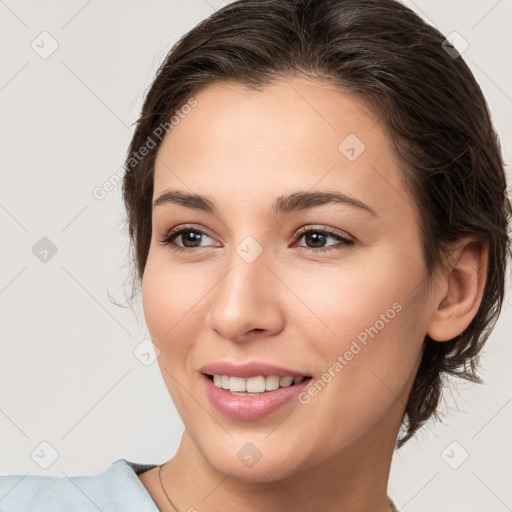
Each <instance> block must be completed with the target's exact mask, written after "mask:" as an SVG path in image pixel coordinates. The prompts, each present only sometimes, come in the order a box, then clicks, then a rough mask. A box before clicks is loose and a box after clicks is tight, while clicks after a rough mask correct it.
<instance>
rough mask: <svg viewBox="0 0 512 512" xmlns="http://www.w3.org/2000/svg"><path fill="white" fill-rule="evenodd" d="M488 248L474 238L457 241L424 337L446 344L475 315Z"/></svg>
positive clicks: (439, 286)
mask: <svg viewBox="0 0 512 512" xmlns="http://www.w3.org/2000/svg"><path fill="white" fill-rule="evenodd" d="M487 259H488V245H487V244H486V243H483V242H482V241H480V240H478V239H475V238H474V237H467V238H463V239H460V240H458V241H457V242H456V245H455V247H454V249H453V250H452V251H451V253H450V257H449V262H450V265H449V267H448V273H447V274H445V275H444V276H443V278H442V279H441V280H440V281H439V284H438V285H437V288H436V294H435V297H436V303H435V308H434V311H433V314H432V317H431V319H430V322H429V324H428V329H427V334H428V335H429V336H430V337H431V338H432V339H433V340H436V341H447V340H451V339H452V338H455V336H458V335H459V334H461V333H462V331H464V329H465V328H466V327H467V326H468V325H469V324H470V322H471V320H473V318H474V316H475V315H476V313H477V311H478V308H479V307H480V303H481V301H482V295H483V292H484V287H485V282H486V276H487Z"/></svg>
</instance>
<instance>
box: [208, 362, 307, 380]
mask: <svg viewBox="0 0 512 512" xmlns="http://www.w3.org/2000/svg"><path fill="white" fill-rule="evenodd" d="M200 371H201V372H203V373H206V374H208V375H214V374H216V375H229V376H230V377H244V378H250V377H257V376H258V375H264V376H266V377H268V376H269V375H276V376H278V377H300V376H304V377H309V376H310V375H308V374H307V373H304V372H301V371H296V370H291V369H288V368H283V367H282V366H276V365H273V364H268V363H263V362H260V361H248V362H245V363H235V362H231V361H218V362H216V363H210V364H206V365H204V366H202V367H201V368H200Z"/></svg>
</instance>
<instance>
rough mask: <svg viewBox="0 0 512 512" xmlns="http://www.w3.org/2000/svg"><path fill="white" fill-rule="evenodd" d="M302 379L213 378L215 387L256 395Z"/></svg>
mask: <svg viewBox="0 0 512 512" xmlns="http://www.w3.org/2000/svg"><path fill="white" fill-rule="evenodd" d="M303 379H304V377H303V376H301V377H278V376H277V375H269V376H266V377H265V376H263V375H258V376H257V377H250V378H248V379H245V378H243V377H230V376H229V375H217V374H215V375H214V376H213V383H214V384H215V386H217V387H219V388H222V389H225V390H227V391H230V392H232V393H234V394H237V395H239V394H241V395H245V394H258V393H263V392H264V391H274V390H275V389H278V388H280V387H281V388H287V387H289V386H291V385H292V383H293V384H298V383H299V382H302V380H303Z"/></svg>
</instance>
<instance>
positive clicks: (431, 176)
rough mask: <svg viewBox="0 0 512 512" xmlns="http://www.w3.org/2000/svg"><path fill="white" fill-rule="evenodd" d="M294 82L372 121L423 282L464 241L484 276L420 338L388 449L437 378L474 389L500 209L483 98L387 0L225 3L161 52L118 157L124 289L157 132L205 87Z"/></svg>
mask: <svg viewBox="0 0 512 512" xmlns="http://www.w3.org/2000/svg"><path fill="white" fill-rule="evenodd" d="M447 50H448V51H447ZM299 74H300V75H303V76H306V77H312V78H317V79H322V80H328V81H330V82H332V83H334V84H336V85H338V86H339V87H340V88H342V89H343V90H345V91H348V92H352V93H353V94H357V95H358V96H359V97H362V98H364V99H365V100H366V101H367V102H368V104H369V105H371V106H372V107H373V109H374V112H376V113H377V114H378V115H379V116H380V117H381V119H382V124H383V125H384V128H385V130H386V132H387V133H388V136H389V139H390V141H391V143H392V144H393V145H394V148H395V151H396V154H397V156H398V160H399V161H400V163H401V171H402V176H403V178H404V180H405V183H406V184H407V185H408V187H409V190H410V191H411V193H412V195H413V197H414V199H415V202H416V207H417V208H418V215H419V218H420V219H421V222H420V233H421V240H422V248H423V253H424V258H425V263H426V268H427V271H428V276H432V273H433V272H434V271H435V270H438V269H439V268H440V267H442V265H443V261H444V259H443V255H445V253H446V250H447V249H448V248H449V246H450V243H451V242H454V241H456V240H458V239H459V238H461V237H463V236H465V235H475V236H477V237H478V238H479V239H481V240H482V241H483V242H484V243H486V244H488V250H489V257H488V267H487V281H486V285H485V289H484V293H483V298H482V302H481V304H480V307H479V309H478V312H477V313H476V315H475V317H474V318H473V320H472V322H471V323H470V324H469V326H468V327H467V328H466V329H465V330H464V332H462V333H461V334H460V335H459V336H457V337H455V338H453V339H452V340H450V341H446V342H442V343H440V342H435V341H433V340H432V339H431V338H429V336H428V335H426V337H425V350H424V353H423V358H422V361H421V364H420V367H419V370H418V373H417V376H416V379H415V382H414V384H413V387H412V391H411V394H410V396H409V400H408V403H407V406H406V409H405V413H404V418H403V422H402V427H405V434H404V435H403V436H402V437H401V438H399V439H398V441H397V447H401V446H402V445H403V444H404V443H405V442H406V441H407V440H408V439H410V438H411V436H413V434H414V433H415V432H416V431H417V430H418V429H419V428H420V427H421V426H422V425H423V424H424V423H425V422H426V421H427V420H428V419H429V418H430V417H431V416H434V417H436V418H439V416H438V413H437V408H438V404H439V401H440V398H441V390H442V388H443V384H444V383H443V378H444V376H445V375H454V376H458V377H461V378H464V379H467V380H469V381H473V382H482V379H481V378H480V377H479V376H478V375H477V373H476V369H477V366H478V364H479V356H478V354H479V352H480V350H481V348H482V346H483V344H484V343H485V341H486V340H487V338H488V337H489V334H490V332H491V330H492V328H493V327H494V324H495V322H496V320H497V318H498V315H499V313H500V311H501V306H502V302H503V299H504V285H505V274H506V266H507V249H508V251H509V253H510V239H509V235H508V222H509V217H510V214H511V207H510V202H509V201H508V199H507V196H506V178H505V173H504V166H503V161H502V156H501V151H500V146H499V141H498V139H497V136H496V133H495V131H494V129H493V126H492V122H491V119H490V114H489V110H488V107H487V104H486V101H485V99H484V97H483V94H482V92H481V90H480V88H479V86H478V84H477V82H476V81H475V79H474V77H473V75H472V73H471V71H470V69H469V68H468V66H467V65H466V63H465V62H464V60H463V59H462V57H461V56H460V55H458V54H457V52H456V50H455V49H454V48H453V47H451V48H450V47H449V46H447V43H446V42H445V37H444V36H443V35H442V34H441V33H440V32H439V31H438V30H436V29H435V28H433V27H431V26H430V25H428V24H426V23H425V22H424V21H423V20H422V19H421V18H420V17H419V16H417V15H416V14H415V13H414V12H413V11H411V10H410V9H408V8H406V7H405V6H403V5H402V4H400V3H398V2H397V1H395V0H239V1H235V2H233V3H231V4H228V5H227V6H225V7H224V8H222V9H220V10H218V11H217V12H215V13H214V14H212V15H211V16H210V17H209V18H207V19H205V20H203V21H202V22H201V23H199V25H197V26H196V27H195V28H194V29H192V30H191V31H190V32H188V33H187V34H185V35H184V36H183V37H182V38H181V39H180V40H179V41H178V42H177V43H176V44H175V45H174V46H173V47H172V49H171V51H170V52H169V54H168V55H167V57H166V58H165V60H164V62H163V63H162V65H161V66H160V68H159V70H158V72H157V75H156V78H155V79H154V81H153V83H152V85H151V87H150V88H149V90H148V92H147V94H146V96H145V99H144V105H143V108H142V112H141V115H140V117H139V119H138V121H137V126H136V130H135V133H134V135H133V138H132V141H131V144H130V147H129V151H128V155H127V158H126V162H125V176H124V183H123V194H124V201H125V206H126V210H127V214H128V227H129V235H130V240H131V243H132V250H133V258H134V260H135V261H136V265H137V277H138V282H139V284H140V280H141V279H142V276H143V273H144V268H145V265H146V260H147V255H148V251H149V245H150V240H151V229H152V226H151V201H152V195H153V174H154V163H155V157H156V153H157V151H158V148H159V146H160V142H161V138H160V137H159V135H158V134H159V133H160V132H161V128H160V129H159V127H162V126H165V127H166V131H167V130H168V129H169V126H170V125H169V119H170V118H171V116H173V115H174V114H175V112H176V110H177V109H179V107H180V106H181V105H184V104H185V103H186V102H187V100H190V98H191V97H192V96H193V95H194V94H197V93H198V92H199V91H200V90H201V89H203V88H204V87H206V86H208V85H209V84H212V83H214V82H218V81H228V80H229V81H233V82H236V83H239V84H243V85H246V86H247V87H250V88H253V89H254V90H258V88H261V87H264V86H265V85H267V84H270V83H271V82H272V81H273V80H275V79H277V78H279V77H283V76H292V75H299ZM150 140H151V142H152V143H151V144H149V141H150ZM143 147H146V150H145V151H144V153H145V154H146V156H145V157H144V158H140V157H139V154H140V149H141V148H143ZM136 281H137V280H136Z"/></svg>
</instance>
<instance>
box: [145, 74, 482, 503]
mask: <svg viewBox="0 0 512 512" xmlns="http://www.w3.org/2000/svg"><path fill="white" fill-rule="evenodd" d="M195 98H196V99H197V102H198V103H197V106H195V107H194V108H193V109H192V110H191V112H190V113H189V114H188V115H186V116H185V117H184V118H183V119H181V120H180V122H179V124H178V125H176V126H175V127H174V128H173V129H172V130H171V131H169V133H168V134H167V135H166V137H165V138H164V141H163V143H162V146H161V147H160V149H159V152H158V155H157V159H156V164H155V183H154V194H153V199H156V198H158V197H159V196H160V194H162V193H163V192H164V191H165V190H168V189H180V190H184V191H185V192H192V193H196V194H201V195H205V196H207V197H208V198H209V199H210V200H211V201H212V202H213V203H214V204H215V205H216V207H217V208H218V210H219V213H218V214H217V215H213V214H211V213H207V212H203V211H197V210H193V209H189V208H185V207H183V206H181V205H176V204H164V205H161V206H159V207H157V208H155V209H154V211H153V226H152V229H153V233H152V241H151V246H150V250H149V255H148V260H147V264H146V268H145V272H144V276H143V282H142V299H143V307H144V314H145V319H146V323H147V326H148V329H149V332H150V334H151V337H152V339H153V342H154V343H155V345H156V346H157V347H158V349H159V350H160V356H159V358H158V363H159V366H160V369H161V372H162V376H163V379H164V381H165V384H166V386H167V388H168V390H169V393H170V395H171V396H172V399H173V401H174V403H175V405H176V408H177V410H178V412H179V414H180V416H181V418H182V421H183V423H184V426H185V431H184V433H183V437H182V441H181V443H180V446H179V448H178V450H177V453H176V454H175V456H174V457H173V458H172V459H171V460H170V461H169V462H168V463H167V464H166V465H165V466H164V469H163V471H162V479H163V484H164V487H165V490H166V491H167V494H168V495H169V496H170V497H171V499H172V502H173V503H174V505H175V506H176V508H177V509H178V510H179V511H182V512H183V511H187V510H189V509H191V507H194V508H195V509H197V510H200V511H206V510H207V511H209V512H219V511H221V510H222V512H228V511H235V510H236V511H239V510H244V511H261V510H267V511H269V512H278V511H279V512H280V511H282V510H290V511H299V510H300V511H304V510H308V511H309V510H322V511H325V512H329V511H333V512H334V511H339V510H343V511H347V512H356V511H358V512H362V511H366V512H367V511H369V510H372V511H377V512H379V511H380V512H387V511H388V510H389V506H388V502H387V483H388V476H389V470H390V464H391V458H392V455H393V450H394V445H395V441H396V437H397V434H398V429H399V426H400V422H401V419H402V416H403V412H404V408H405V404H406V403H407V397H408V395H409V393H410V389H411V386H412V383H413V380H414V377H415V375H416V372H417V368H418V365H419V363H420V359H421V355H422V351H423V346H424V345H423V342H424V337H425V334H427V333H428V334H429V335H430V336H431V337H432V338H433V339H435V340H438V341H439V342H442V341H444V340H448V339H451V338H453V337H454V336H456V335H457V334H459V333H460V332H462V330H463V329H464V328H465V327H466V326H467V325H468V324H469V323H470V321H471V319H472V318H473V316H474V315H475V314H476V311H477V309H478V306H479V304H480V300H481V296H482V291H483V286H484V284H485V267H486V264H487V259H486V258H487V253H486V249H485V247H483V248H482V247H480V246H478V245H477V244H474V243H472V242H474V240H473V239H471V238H467V239H463V240H461V241H459V243H458V244H456V245H455V246H454V251H453V253H452V259H451V260H450V262H451V267H450V269H449V270H447V271H446V272H442V273H440V274H439V276H437V277H436V279H435V280H432V281H431V282H430V284H431V287H430V289H429V290H426V288H425V286H426V284H427V283H428V281H427V280H426V279H425V277H426V269H425V264H424V260H423V256H422V251H421V246H420V239H419V219H418V217H417V213H416V208H415V206H414V200H413V198H412V196H411V195H410V193H409V191H408V190H407V189H406V188H405V186H404V184H403V183H402V181H401V179H400V172H399V170H398V162H397V160H396V157H395V155H394V153H393V151H392V148H391V145H390V143H389V140H388V139H387V138H386V135H385V133H384V131H383V128H382V126H381V125H380V123H379V121H378V118H377V116H376V115H374V113H373V112H372V111H371V110H370V109H369V108H368V106H367V105H366V104H365V103H364V102H363V101H362V100H361V99H358V98H356V97H355V96H353V95H351V94H348V93H345V92H344V91H342V90H339V89H335V88H334V87H333V86H332V85H330V84H327V83H324V82H321V81H316V80H312V79H309V78H305V77H293V78H286V79H285V78H282V79H279V80H278V81H276V82H274V83H273V84H272V85H270V86H266V87H265V88H264V90H263V91H262V92H259V93H255V92H251V91H250V90H249V89H247V88H245V87H244V86H242V85H239V84H233V83H217V84H214V85H211V86H208V87H207V88H205V89H203V90H202V91H201V92H200V93H199V94H197V95H195ZM349 134H355V135H356V136H357V137H358V138H359V139H360V140H361V141H363V143H364V144H365V146H366V148H365V150H364V152H362V153H361V154H360V155H359V156H358V158H356V159H355V160H354V161H350V160H349V159H347V158H346V156H345V155H344V154H343V153H342V152H340V150H339V149H338V146H339V144H340V143H341V142H342V141H343V140H344V139H345V138H346V137H347V136H348V135H349ZM301 190H303V191H320V190H322V191H323V190H330V191H338V192H342V193H344V194H347V195H349V196H351V197H353V198H357V199H358V200H360V201H362V202H364V203H365V204H367V205H368V206H370V207H371V208H372V209H373V210H374V211H375V212H376V214H377V216H373V215H371V214H369V213H368V212H366V211H364V210H362V209H357V208H354V207H351V206H348V205H346V204H339V203H331V204H326V205H322V206H319V207H316V208H314V209H311V210H304V211H294V212H289V213H287V214H280V215H278V216H276V215H271V214H270V213H269V208H270V205H271V204H272V203H273V202H274V200H275V198H276V197H277V196H280V195H284V194H289V193H292V192H298V191H301ZM182 224H193V228H195V229H199V230H202V231H204V232H205V233H206V235H202V238H200V240H201V243H200V247H199V248H195V249H194V248H192V249H190V250H189V252H188V253H178V252H175V251H173V250H172V249H171V246H172V244H167V245H163V244H161V243H159V242H160V240H161V239H162V238H163V237H164V236H165V234H166V232H167V231H168V230H169V229H170V228H173V227H175V226H179V225H182ZM305 226H309V227H310V228H311V229H312V230H313V231H314V229H315V228H331V229H333V230H336V231H338V232H339V234H340V235H342V236H344V234H345V233H347V234H349V235H350V236H351V237H354V239H355V242H354V244H352V245H343V244H342V243H340V242H339V241H338V240H337V239H335V238H331V236H328V237H327V238H326V239H325V242H324V247H326V248H328V249H330V250H329V251H326V252H315V247H321V244H320V245H318V243H317V245H315V244H314V239H313V241H312V239H311V237H308V236H307V235H306V236H304V235H302V236H300V238H299V237H297V235H296V234H297V232H298V230H299V229H300V228H302V227H305ZM247 236H252V237H253V238H254V239H255V240H256V241H257V242H258V244H259V246H260V247H261V249H262V251H263V252H262V253H261V254H260V255H259V257H257V258H256V259H255V260H254V261H253V262H252V263H247V262H246V261H245V260H244V259H243V258H242V257H240V256H239V254H238V253H237V246H239V244H240V243H241V242H242V241H243V240H244V239H245V238H246V237H247ZM174 242H175V244H176V245H180V246H182V247H183V246H185V244H188V245H187V246H188V247H194V244H193V243H190V238H187V237H185V236H178V237H177V238H175V239H174ZM196 245H197V244H196ZM394 303H398V304H399V305H400V306H401V310H400V311H399V312H397V313H396V315H394V318H393V319H391V320H389V321H388V322H386V323H385V326H384V327H383V328H381V329H380V330H379V332H378V334H377V335H375V336H374V337H373V338H370V337H369V338H368V343H367V345H366V346H363V348H362V349H361V350H360V351H359V352H358V353H357V355H354V357H353V359H352V360H350V361H348V363H347V364H346V365H345V366H343V369H342V370H341V371H339V372H337V373H336V376H335V377H334V378H332V380H331V381H330V382H329V383H328V384H327V385H326V386H325V387H324V388H323V389H322V390H321V391H320V392H319V393H318V394H317V396H315V397H313V398H311V400H310V402H309V403H308V404H302V403H299V402H298V401H295V402H293V403H291V404H287V405H286V406H285V407H282V408H280V409H279V410H277V411H276V412H274V413H272V414H271V415H270V416H267V417H266V418H263V419H260V420H257V421H237V420H233V419H229V418H226V417H224V416H222V415H221V414H220V413H218V412H217V411H216V410H215V409H214V408H213V407H212V406H211V405H210V403H209V402H208V400H207V397H206V395H205V393H204V390H203V386H202V383H201V381H200V378H199V377H200V374H199V368H200V367H201V366H202V365H204V364H206V363H211V362H214V361H219V360H232V361H247V360H258V361H263V362H268V363H273V364H277V365H280V366H285V367H288V368H292V369H294V370H299V372H300V373H303V374H307V375H312V376H313V378H314V379H315V378H316V379H321V377H322V375H323V374H324V373H325V372H326V371H327V370H328V369H329V368H330V367H332V366H333V364H334V362H335V361H336V360H337V357H338V356H339V355H343V354H344V353H345V352H346V351H347V350H348V349H349V348H350V346H351V343H352V341H353V340H354V339H356V338H357V336H358V334H360V333H361V332H362V331H364V330H365V328H369V327H370V326H374V325H376V321H377V320H379V319H380V318H382V317H381V316H380V315H381V314H385V313H386V311H387V310H389V309H390V308H392V305H393V304H394ZM254 329H258V330H254ZM247 442H251V443H253V444H254V445H255V446H256V447H257V448H258V450H259V451H260V452H261V454H262V456H261V459H260V460H259V461H258V462H257V463H256V464H255V465H253V466H252V467H246V466H245V465H244V464H242V463H241V461H240V460H239V459H238V457H237V452H238V451H239V450H240V448H241V447H242V446H244V445H245V443H247ZM157 470H158V468H155V469H154V470H151V471H147V472H146V473H143V474H141V475H140V476H139V477H140V479H141V481H142V483H143V484H144V485H145V487H146V489H147V490H148V492H149V493H150V495H151V496H152V498H153V500H154V501H155V503H156V504H157V506H158V507H159V508H160V510H162V511H168V510H169V511H171V510H175V509H174V508H173V507H172V506H171V505H170V503H169V501H168V500H167V498H166V497H165V495H164V494H163V491H162V488H161V486H160V483H159V480H158V473H157ZM203 500H204V501H203Z"/></svg>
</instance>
